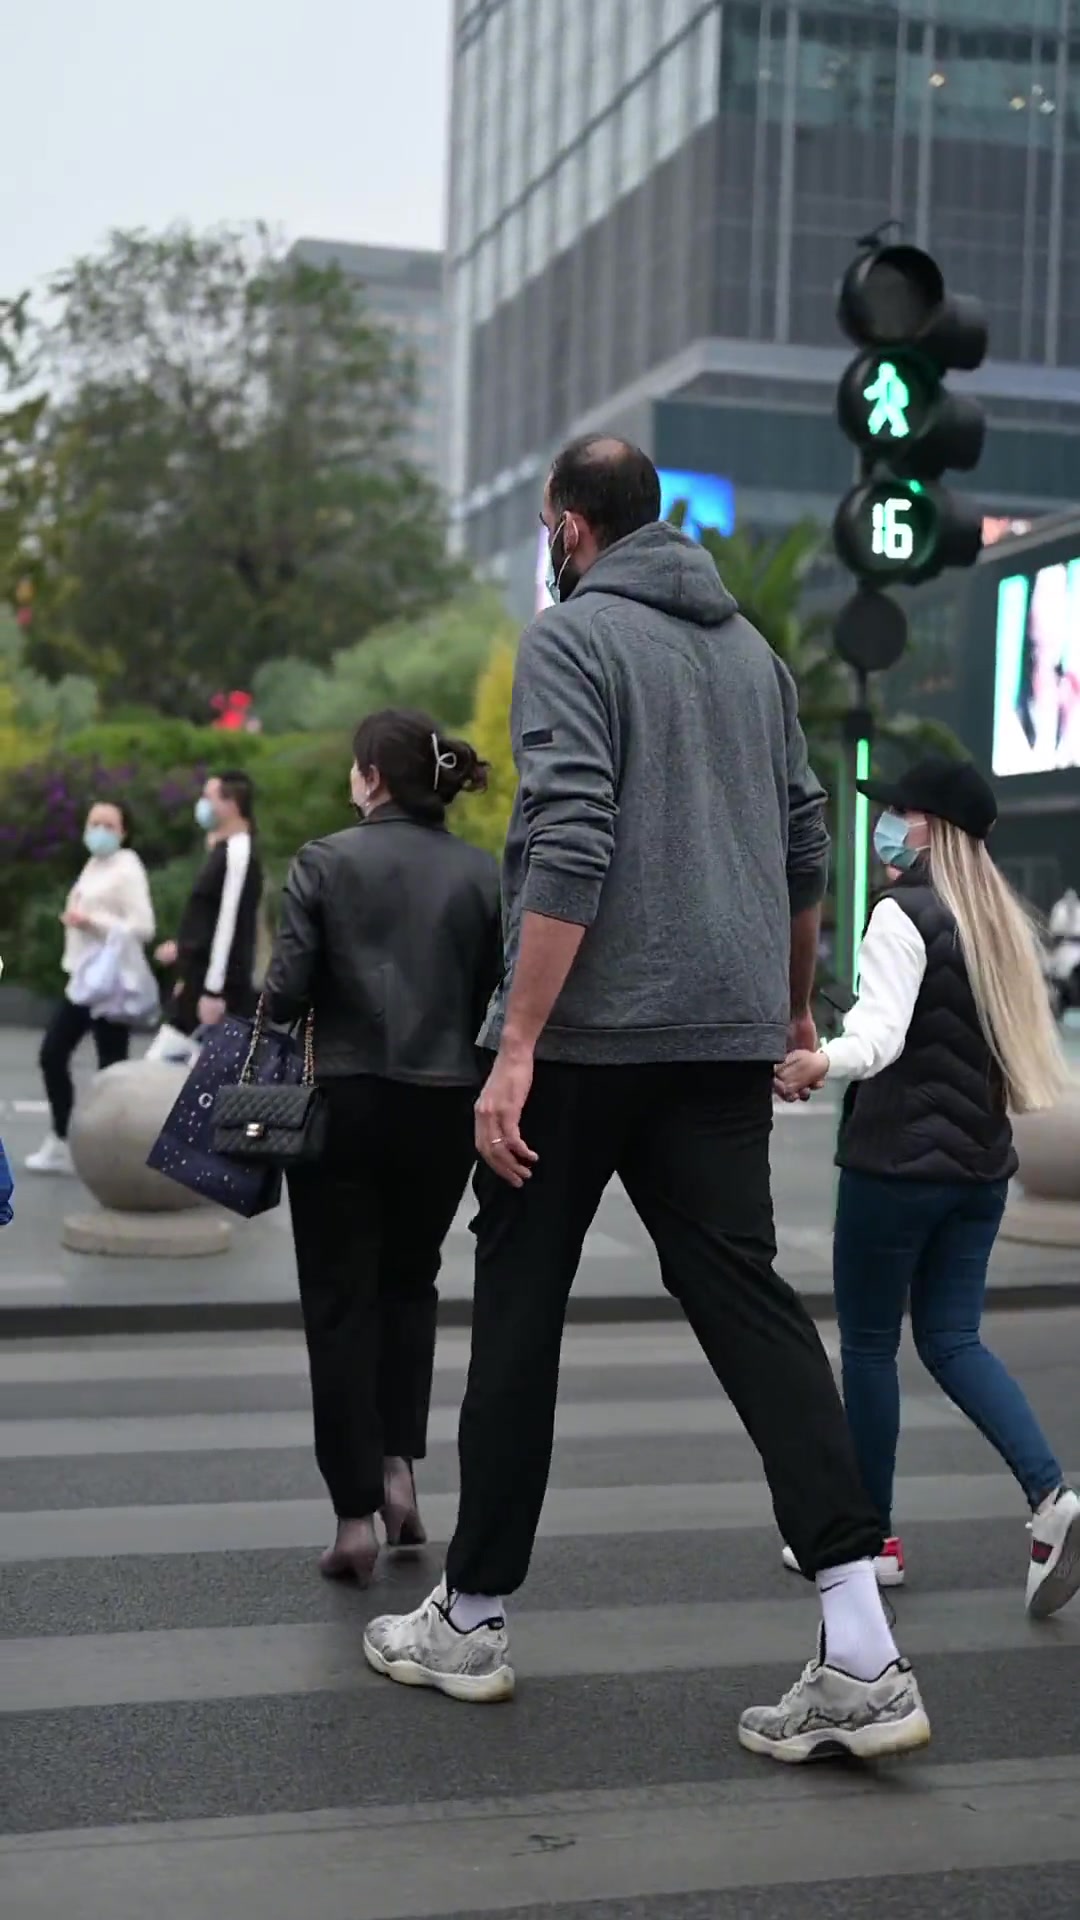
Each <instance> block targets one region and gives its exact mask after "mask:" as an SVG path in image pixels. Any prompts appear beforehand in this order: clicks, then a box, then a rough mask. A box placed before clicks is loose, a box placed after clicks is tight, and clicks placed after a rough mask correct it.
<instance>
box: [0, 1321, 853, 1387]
mask: <svg viewBox="0 0 1080 1920" xmlns="http://www.w3.org/2000/svg"><path fill="white" fill-rule="evenodd" d="M819 1332H821V1333H822V1334H823V1343H824V1346H825V1351H826V1353H827V1354H829V1356H830V1358H831V1359H835V1358H836V1356H837V1354H838V1352H839V1345H838V1342H837V1340H836V1338H835V1335H833V1334H831V1333H829V1332H828V1331H827V1330H826V1329H823V1328H819ZM468 1364H469V1336H468V1334H455V1333H452V1332H447V1333H444V1334H440V1336H439V1344H438V1347H437V1349H436V1354H435V1370H436V1373H463V1372H464V1371H465V1370H466V1368H467V1367H468ZM706 1364H707V1363H706V1362H705V1360H704V1359H703V1357H702V1353H701V1348H700V1347H699V1346H698V1343H697V1341H696V1340H695V1339H694V1336H693V1334H692V1333H690V1332H689V1330H688V1329H687V1330H684V1329H681V1328H674V1329H672V1328H668V1327H664V1326H659V1325H658V1326H657V1327H656V1328H655V1329H654V1328H651V1327H650V1328H647V1329H645V1328H643V1329H641V1330H637V1329H633V1330H631V1331H627V1332H622V1331H619V1332H611V1333H607V1332H603V1331H601V1330H598V1329H586V1328H578V1327H572V1328H570V1329H568V1331H567V1334H566V1337H565V1339H564V1341H563V1349H562V1360H561V1370H562V1372H563V1373H564V1374H565V1373H566V1372H567V1371H571V1372H572V1371H575V1370H578V1369H581V1368H583V1367H587V1368H589V1369H590V1370H591V1369H596V1370H598V1371H603V1372H607V1371H609V1370H617V1369H619V1368H626V1367H692V1366H698V1367H701V1368H702V1369H704V1368H705V1367H706ZM307 1368H308V1362H307V1352H306V1350H305V1347H304V1343H303V1340H302V1338H301V1337H300V1336H299V1335H298V1334H293V1333H281V1334H276V1335H269V1334H268V1335H265V1336H263V1337H261V1338H260V1339H258V1340H256V1341H253V1340H252V1339H251V1338H250V1336H247V1337H245V1336H243V1335H234V1334H221V1335H217V1336H212V1337H210V1338H208V1339H207V1340H206V1341H205V1342H203V1343H199V1344H196V1345H193V1344H192V1342H191V1339H190V1336H185V1335H183V1334H180V1335H174V1336H168V1335H163V1336H159V1337H158V1338H157V1339H153V1340H151V1339H147V1338H145V1337H144V1339H143V1342H142V1344H141V1345H140V1343H139V1341H138V1339H135V1340H133V1341H129V1342H127V1343H125V1344H121V1343H120V1342H115V1343H113V1342H110V1341H107V1340H92V1339H86V1340H80V1341H72V1342H70V1343H68V1342H66V1341H65V1342H63V1343H60V1342H53V1341H51V1340H46V1341H41V1342H39V1343H36V1344H35V1345H33V1346H32V1345H31V1343H30V1342H28V1341H25V1342H16V1343H14V1344H12V1345H11V1346H9V1347H7V1348H4V1347H3V1346H0V1388H2V1387H4V1386H31V1385H33V1386H62V1385H75V1384H82V1383H93V1382H101V1383H103V1384H107V1383H108V1382H110V1381H123V1380H228V1379H252V1378H265V1379H290V1380H291V1379H300V1378H305V1379H306V1377H307ZM718 1391H719V1389H718ZM0 1404H2V1402H0Z"/></svg>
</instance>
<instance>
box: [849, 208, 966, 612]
mask: <svg viewBox="0 0 1080 1920" xmlns="http://www.w3.org/2000/svg"><path fill="white" fill-rule="evenodd" d="M838 315H839V319H840V323H841V325H842V327H843V328H844V331H845V332H846V333H847V334H848V336H849V337H850V338H851V339H852V340H854V341H855V343H856V345H857V346H858V347H859V348H860V349H861V351H860V352H859V353H858V354H857V355H856V357H855V359H854V360H852V361H851V363H850V364H849V365H848V367H847V368H846V369H845V371H844V373H843V375H842V377H841V380H840V384H839V387H838V388H837V396H836V406H837V418H838V420H839V423H840V426H841V428H842V430H843V432H844V433H845V434H846V435H847V438H848V439H849V440H850V441H852V443H853V444H854V446H855V447H856V448H857V449H858V451H859V455H860V459H861V468H862V472H861V476H860V479H859V481H858V482H857V484H856V485H855V486H854V487H853V488H852V489H851V490H850V492H849V493H847V494H846V495H845V496H844V498H843V500H842V501H841V502H840V506H839V508H838V509H837V514H836V519H835V522H834V533H835V538H836V547H837V552H838V553H839V555H840V558H841V560H842V561H843V563H844V565H845V566H846V567H847V568H848V569H849V570H850V571H851V572H852V573H854V574H855V575H856V577H857V578H859V579H868V580H871V579H872V580H874V581H875V582H876V583H877V584H879V585H880V584H882V583H883V582H884V581H885V580H887V579H890V578H891V579H893V580H895V581H896V582H898V583H900V582H906V583H908V584H913V583H914V582H916V581H918V580H929V579H932V578H933V576H934V575H935V574H938V573H940V572H941V571H942V569H943V568H945V567H966V566H970V565H971V563H972V561H973V560H975V559H976V558H977V556H978V553H979V548H980V546H981V528H982V513H981V510H980V509H979V508H978V507H977V506H976V504H975V503H974V502H973V501H968V500H964V499H961V498H958V497H957V496H956V495H954V494H952V493H950V492H949V491H948V490H947V489H946V488H945V487H944V486H942V485H941V484H940V481H941V476H942V474H943V473H945V472H946V471H947V469H948V468H950V467H956V468H959V469H961V470H965V471H969V470H970V469H971V468H973V467H974V466H975V465H976V464H977V462H978V459H979V456H980V454H981V452H982V448H983V441H984V439H985V435H986V421H985V417H984V414H983V410H982V408H981V407H980V406H979V404H978V402H977V401H975V400H973V399H970V398H968V397H967V396H966V395H960V394H954V393H950V392H949V391H948V390H947V388H946V385H945V375H946V373H947V372H948V371H949V369H951V368H957V369H961V370H965V371H971V370H973V369H974V368H976V367H978V366H979V365H981V363H982V361H983V359H984V357H985V354H986V347H987V331H986V322H985V319H984V317H983V313H982V309H981V307H980V306H979V304H978V302H977V301H974V300H967V299H965V298H963V297H953V298H950V297H948V296H947V295H946V291H945V281H944V277H943V275H942V272H941V268H940V267H939V266H938V264H937V262H936V261H935V260H934V259H932V258H931V256H930V255H929V254H928V253H925V252H923V251H922V249H921V248H919V247H909V246H906V245H901V244H897V245H882V244H880V243H879V242H878V241H877V240H874V241H871V242H867V243H866V245H865V247H864V249H863V251H862V252H861V253H860V254H859V255H858V257H857V258H856V259H855V261H854V262H853V264H852V266H851V267H850V268H849V269H848V272H847V274H846V275H845V277H844V281H843V284H842V286H841V289H840V299H839V305H838Z"/></svg>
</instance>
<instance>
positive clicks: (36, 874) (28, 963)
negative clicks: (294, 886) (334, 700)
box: [0, 649, 512, 993]
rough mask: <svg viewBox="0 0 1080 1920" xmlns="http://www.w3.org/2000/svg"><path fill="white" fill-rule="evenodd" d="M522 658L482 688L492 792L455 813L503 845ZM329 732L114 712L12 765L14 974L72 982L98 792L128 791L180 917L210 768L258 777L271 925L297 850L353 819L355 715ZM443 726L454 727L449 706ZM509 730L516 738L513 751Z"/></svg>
mask: <svg viewBox="0 0 1080 1920" xmlns="http://www.w3.org/2000/svg"><path fill="white" fill-rule="evenodd" d="M510 660H511V656H510V655H509V653H508V652H507V651H506V650H505V649H499V650H497V652H496V656H495V657H494V659H493V661H492V666H491V670H490V672H489V673H488V674H487V675H485V676H484V679H483V680H482V682H481V688H480V691H479V695H478V712H477V714H476V715H474V720H473V723H472V724H471V726H470V727H469V731H471V732H472V733H473V735H474V736H476V737H477V741H478V745H480V747H481V751H482V752H483V753H484V754H485V757H486V758H488V759H490V760H492V761H493V763H494V777H493V785H492V791H491V793H490V794H488V795H482V796H475V797H470V796H463V797H462V799H460V800H459V801H458V802H457V803H456V805H455V808H454V812H453V815H452V816H451V818H452V823H453V826H454V828H455V830H456V831H457V832H459V833H461V834H463V835H464V836H465V837H466V838H467V839H472V840H475V841H477V842H478V843H479V844H481V845H484V846H489V847H492V848H493V849H497V848H498V846H499V845H501V841H502V836H503V833H504V831H505V819H506V815H507V813H508V809H509V798H510V796H511V795H512V785H511V786H510V787H509V788H508V786H507V780H508V777H509V779H510V780H511V781H512V768H511V769H510V773H509V776H508V774H507V766H508V745H509V743H508V729H507V726H506V719H505V713H504V712H502V709H503V708H505V707H506V706H508V702H509V679H510ZM341 711H342V712H343V713H344V714H347V716H348V717H347V724H346V725H345V726H343V727H342V728H340V730H330V729H327V730H325V731H323V732H321V733H317V734H316V733H293V734H277V735H266V734H245V733H228V734H226V733H222V732H220V731H216V730H215V729H213V728H209V727H196V726H191V725H189V724H188V723H187V722H185V721H179V720H168V719H150V720H137V719H133V720H129V721H113V722H109V723H104V724H100V725H95V726H93V727H88V728H86V729H84V730H83V731H82V732H80V733H77V734H75V735H73V736H72V738H71V739H70V740H68V741H66V742H65V743H64V745H63V747H62V748H60V749H55V750H53V751H52V752H50V753H48V754H43V753H41V750H40V748H39V755H40V757H38V758H36V759H33V760H31V761H29V762H28V763H27V764H25V765H20V764H12V765H8V766H6V767H5V766H4V765H2V764H0V954H2V955H3V959H4V981H5V983H10V984H12V985H18V986H26V987H33V988H36V989H37V990H38V991H39V992H44V993H51V992H55V991H56V989H57V987H58V986H59V982H60V953H61V947H62V932H61V928H60V923H59V915H60V912H61V910H62V908H63V904H64V899H65V896H66V894H67V891H68V889H69V887H70V886H71V884H72V881H73V880H74V879H75V877H76V875H77V874H78V872H79V870H80V868H81V867H82V864H83V862H84V860H85V857H86V856H85V853H84V850H83V844H82V830H83V822H84V819H85V816H86V812H87V809H88V808H89V806H90V805H91V803H92V802H93V801H94V800H95V799H115V800H119V801H121V802H122V804H123V805H124V807H125V808H126V809H127V810H128V812H129V814H130V816H131V820H132V844H133V845H134V846H135V847H136V849H137V850H138V852H139V854H140V855H141V857H142V859H143V860H144V862H145V864H146V866H147V868H148V870H149V872H150V880H151V889H152V892H153V896H154V908H155V913H156V916H157V922H158V927H159V930H160V937H161V938H165V937H167V936H169V935H171V934H172V933H173V932H174V931H175V928H176V923H177V920H178V918H179V914H180V909H181V907H182V906H183V903H184V899H185V897H186V894H187V891H188V888H189V887H190V885H191V881H192V878H193V876H194V873H195V870H196V867H197V863H198V859H199V857H200V851H201V836H200V834H199V832H198V829H197V828H196V826H195V823H194V819H193V808H194V803H195V800H196V798H197V796H198V794H199V792H200V790H201V788H202V785H203V782H204V781H205V779H206V777H207V774H208V773H209V772H212V771H214V770H215V769H219V770H220V769H223V768H230V767H241V768H243V769H244V770H245V771H247V772H249V773H250V774H251V776H252V779H253V780H254V782H255V790H256V802H255V813H256V826H257V830H258V834H259V843H260V851H261V853H262V858H263V862H264V865H265V867H266V872H267V890H266V896H265V897H266V904H267V916H268V919H269V921H270V923H271V924H273V921H274V919H275V917H276V915H275V904H276V895H277V892H278V890H279V888H280V886H281V882H282V880H283V879H284V877H285V873H286V871H287V869H288V865H289V862H290V860H291V859H292V857H293V854H294V853H295V852H296V850H297V848H298V847H301V846H302V845H303V844H304V842H305V841H307V840H314V839H317V838H318V837H319V836H320V835H322V834H325V833H333V832H335V831H336V830H337V829H338V828H339V827H344V826H347V825H348V824H349V823H350V821H351V819H352V817H353V816H352V814H351V811H350V808H349V791H348V775H349V761H350V754H351V748H350V740H349V735H350V732H351V727H352V724H353V721H354V719H356V718H358V717H359V715H358V714H354V713H353V711H352V709H351V708H347V707H344V706H343V707H342V709H341ZM436 713H437V718H438V719H439V721H440V723H441V724H444V725H449V724H451V723H448V722H446V721H445V720H444V719H443V716H442V714H441V713H439V712H438V710H436ZM500 735H501V736H502V739H503V741H505V742H506V745H505V747H504V748H503V750H502V754H501V757H500Z"/></svg>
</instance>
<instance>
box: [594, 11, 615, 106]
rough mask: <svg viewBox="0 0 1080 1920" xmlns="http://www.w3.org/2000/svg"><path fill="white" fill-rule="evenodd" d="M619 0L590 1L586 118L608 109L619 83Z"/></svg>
mask: <svg viewBox="0 0 1080 1920" xmlns="http://www.w3.org/2000/svg"><path fill="white" fill-rule="evenodd" d="M622 6H623V0H593V9H592V13H593V21H592V30H593V57H592V63H591V71H590V76H589V113H590V117H593V116H595V115H596V114H598V113H603V112H604V110H605V108H607V107H609V106H610V105H611V102H612V101H613V100H614V98H615V95H616V94H617V93H618V91H619V87H620V85H621V82H622V57H621V56H622V38H623V12H622Z"/></svg>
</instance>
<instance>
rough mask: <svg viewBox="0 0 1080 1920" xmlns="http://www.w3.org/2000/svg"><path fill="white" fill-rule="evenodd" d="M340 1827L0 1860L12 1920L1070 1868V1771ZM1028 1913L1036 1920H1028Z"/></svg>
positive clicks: (150, 1834) (517, 1802) (367, 1820)
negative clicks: (891, 1788)
mask: <svg viewBox="0 0 1080 1920" xmlns="http://www.w3.org/2000/svg"><path fill="white" fill-rule="evenodd" d="M798 1788H799V1790H798V1791H795V1790H794V1787H793V1783H792V1781H791V1779H790V1776H789V1774H788V1770H787V1769H786V1768H784V1769H780V1768H776V1769H773V1771H772V1772H771V1773H770V1772H763V1771H758V1772H756V1773H755V1774H754V1777H753V1778H752V1779H749V1780H733V1781H729V1780H725V1781H715V1782H713V1781H710V1782H706V1783H705V1784H703V1785H696V1784H695V1785H692V1786H671V1787H648V1788H642V1789H636V1790H630V1791H625V1792H622V1793H611V1792H606V1791H603V1792H580V1793H574V1794H572V1795H571V1794H544V1795H531V1796H528V1797H524V1798H511V1797H509V1796H508V1797H507V1798H505V1799H502V1800H495V1801H492V1800H486V1801H479V1802H478V1801H475V1800H474V1801H468V1800H458V1801H456V1802H436V1803H432V1802H430V1801H429V1802H427V1803H425V1804H420V1805H409V1806H400V1807H397V1806H378V1807H370V1808H353V1807H344V1808H338V1809H332V1810H327V1811H321V1812H317V1813H304V1814H296V1813H288V1814H270V1815H261V1816H249V1817H239V1818H233V1819H226V1820H185V1821H177V1822H176V1823H175V1824H173V1825H161V1824H155V1825H142V1824H140V1825H137V1826H131V1827H111V1828H97V1829H91V1830H89V1831H87V1830H85V1829H84V1830H76V1831H73V1832H60V1833H56V1832H52V1833H46V1834H37V1835H34V1834H30V1835H25V1836H22V1835H20V1836H16V1837H13V1838H12V1839H10V1840H0V1872H2V1876H3V1881H4V1889H5V1895H6V1904H7V1906H8V1909H9V1911H10V1912H11V1913H12V1914H13V1915H14V1914H17V1915H18V1920H56V1915H57V1914H58V1913H68V1912H71V1913H77V1914H78V1916H79V1920H145V1915H146V1914H147V1913H148V1912H150V1913H154V1912H157V1913H160V1914H161V1915H162V1916H163V1920H205V1916H206V1915H207V1914H208V1913H215V1912H218V1911H222V1889H223V1888H227V1889H228V1910H229V1911H231V1912H239V1911H240V1909H241V1907H242V1906H244V1905H245V1904H250V1906H251V1910H252V1911H257V1912H258V1914H259V1920H296V1916H297V1915H298V1914H302V1915H303V1916H304V1920H341V1916H342V1915H343V1914H345V1913H347V1914H348V1915H349V1920H415V1916H417V1915H420V1914H423V1915H425V1916H427V1920H437V1916H440V1915H451V1914H459V1913H468V1914H470V1915H479V1914H499V1913H500V1912H505V1911H506V1910H507V1909H508V1908H511V1907H519V1906H530V1907H532V1906H535V1907H536V1908H537V1909H540V1908H541V1907H544V1908H546V1907H548V1906H549V1905H550V1906H557V1905H558V1904H559V1903H563V1902H565V1903H566V1904H567V1905H568V1906H571V1905H573V1904H574V1903H582V1904H584V1903H585V1902H587V1901H600V1900H606V1901H612V1902H614V1901H635V1900H643V1899H646V1898H649V1897H652V1898H655V1899H661V1898H663V1897H665V1896H666V1897H667V1898H669V1899H674V1898H676V1897H677V1896H679V1895H683V1894H686V1895H688V1894H692V1893H695V1892H697V1893H706V1894H707V1893H710V1892H712V1893H720V1892H723V1891H724V1890H726V1889H735V1888H739V1889H743V1888H745V1889H748V1890H749V1889H751V1888H754V1887H780V1886H783V1885H793V1886H802V1887H806V1888H812V1887H813V1886H814V1885H815V1884H817V1883H820V1882H832V1881H835V1880H841V1881H848V1882H850V1883H852V1885H853V1887H854V1886H856V1885H857V1883H858V1882H859V1881H864V1880H876V1879H878V1878H881V1879H884V1880H888V1881H897V1880H899V1881H901V1882H902V1881H903V1880H904V1879H906V1878H908V1877H910V1876H913V1875H921V1874H934V1873H941V1874H944V1873H955V1874H961V1873H964V1872H969V1871H972V1870H973V1869H976V1868H984V1869H985V1868H1007V1867H1026V1866H1031V1867H1036V1866H1037V1867H1043V1866H1050V1865H1052V1864H1054V1863H1058V1862H1062V1863H1072V1862H1074V1861H1077V1860H1080V1829H1078V1827H1077V1823H1076V1818H1075V1813H1076V1805H1077V1800H1078V1797H1080V1761H1077V1760H1075V1759H1071V1760H1059V1759H1054V1760H1031V1761H1025V1762H1022V1763H1009V1762H990V1763H985V1762H980V1763H976V1764H974V1765H969V1766H954V1767H934V1766H933V1765H931V1766H926V1767H921V1768H920V1769H919V1770H918V1772H917V1774H916V1773H914V1772H913V1773H912V1775H911V1777H910V1779H908V1778H907V1777H905V1781H904V1792H903V1796H902V1798H903V1811H902V1814H901V1813H900V1812H899V1811H898V1807H897V1801H896V1796H895V1794H893V1793H891V1792H889V1793H886V1792H883V1791H882V1790H881V1785H880V1782H879V1781H878V1780H876V1779H874V1778H873V1777H868V1776H859V1775H852V1774H847V1775H840V1776H838V1775H837V1774H836V1773H835V1772H832V1771H829V1772H828V1775H827V1777H826V1775H825V1774H824V1773H819V1774H818V1775H817V1776H814V1775H813V1774H811V1775H809V1776H808V1777H804V1778H802V1779H800V1780H799V1782H798ZM1037 1904H1038V1903H1037V1902H1036V1905H1037Z"/></svg>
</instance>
